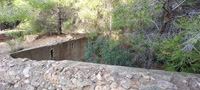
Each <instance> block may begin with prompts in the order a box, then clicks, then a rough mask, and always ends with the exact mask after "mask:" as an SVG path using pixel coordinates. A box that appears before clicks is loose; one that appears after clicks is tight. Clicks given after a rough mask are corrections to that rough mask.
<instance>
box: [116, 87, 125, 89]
mask: <svg viewBox="0 0 200 90" xmlns="http://www.w3.org/2000/svg"><path fill="white" fill-rule="evenodd" d="M117 90H127V89H125V88H123V87H118V88H117Z"/></svg>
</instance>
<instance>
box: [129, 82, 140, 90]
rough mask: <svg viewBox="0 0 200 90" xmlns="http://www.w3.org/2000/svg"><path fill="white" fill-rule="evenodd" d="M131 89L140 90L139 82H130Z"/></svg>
mask: <svg viewBox="0 0 200 90" xmlns="http://www.w3.org/2000/svg"><path fill="white" fill-rule="evenodd" d="M131 87H132V88H135V89H138V88H140V82H139V81H132V82H131Z"/></svg>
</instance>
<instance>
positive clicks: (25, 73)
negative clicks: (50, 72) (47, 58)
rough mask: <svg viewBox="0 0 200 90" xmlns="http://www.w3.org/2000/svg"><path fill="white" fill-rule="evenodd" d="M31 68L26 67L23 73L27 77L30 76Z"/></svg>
mask: <svg viewBox="0 0 200 90" xmlns="http://www.w3.org/2000/svg"><path fill="white" fill-rule="evenodd" d="M30 69H31V67H26V68H25V69H24V70H23V74H24V76H25V77H26V78H28V77H30V75H29V70H30Z"/></svg>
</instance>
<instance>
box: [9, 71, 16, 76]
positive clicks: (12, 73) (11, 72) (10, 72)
mask: <svg viewBox="0 0 200 90" xmlns="http://www.w3.org/2000/svg"><path fill="white" fill-rule="evenodd" d="M8 74H9V75H17V73H16V72H15V71H9V72H8Z"/></svg>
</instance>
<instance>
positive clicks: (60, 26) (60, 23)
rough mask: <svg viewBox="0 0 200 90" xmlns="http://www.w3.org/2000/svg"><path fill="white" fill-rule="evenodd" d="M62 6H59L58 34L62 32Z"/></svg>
mask: <svg viewBox="0 0 200 90" xmlns="http://www.w3.org/2000/svg"><path fill="white" fill-rule="evenodd" d="M60 9H61V8H60V7H58V34H62V18H61V10H60Z"/></svg>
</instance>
